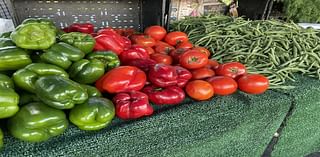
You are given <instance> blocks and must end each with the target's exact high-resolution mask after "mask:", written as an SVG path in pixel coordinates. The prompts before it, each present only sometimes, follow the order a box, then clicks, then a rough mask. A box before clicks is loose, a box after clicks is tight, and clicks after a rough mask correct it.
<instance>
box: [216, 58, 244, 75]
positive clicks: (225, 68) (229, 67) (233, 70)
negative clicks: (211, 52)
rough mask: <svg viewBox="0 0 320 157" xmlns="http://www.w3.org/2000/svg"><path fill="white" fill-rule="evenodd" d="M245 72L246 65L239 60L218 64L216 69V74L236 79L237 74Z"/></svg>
mask: <svg viewBox="0 0 320 157" xmlns="http://www.w3.org/2000/svg"><path fill="white" fill-rule="evenodd" d="M246 73H247V70H246V67H245V66H244V65H243V64H241V63H239V62H229V63H224V64H220V65H219V67H218V69H216V74H217V75H219V76H228V77H231V78H233V79H237V78H238V77H239V76H241V75H244V74H246Z"/></svg>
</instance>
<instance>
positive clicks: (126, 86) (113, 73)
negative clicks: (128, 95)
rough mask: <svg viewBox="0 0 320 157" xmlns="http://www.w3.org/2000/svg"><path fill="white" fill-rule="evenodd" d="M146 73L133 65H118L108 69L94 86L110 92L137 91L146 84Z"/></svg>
mask: <svg viewBox="0 0 320 157" xmlns="http://www.w3.org/2000/svg"><path fill="white" fill-rule="evenodd" d="M146 80H147V76H146V74H145V73H144V72H143V71H142V70H140V69H139V68H137V67H134V66H120V67H117V68H114V69H112V70H110V71H108V72H107V73H106V74H105V75H104V76H102V77H101V78H100V79H99V80H98V81H96V87H97V89H99V90H100V92H108V93H111V94H114V93H121V92H130V91H139V90H141V89H142V88H143V87H144V85H145V84H146Z"/></svg>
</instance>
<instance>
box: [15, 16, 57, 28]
mask: <svg viewBox="0 0 320 157" xmlns="http://www.w3.org/2000/svg"><path fill="white" fill-rule="evenodd" d="M28 23H41V24H47V25H50V26H54V23H53V21H52V20H50V19H45V18H28V19H25V20H23V21H22V23H21V24H28Z"/></svg>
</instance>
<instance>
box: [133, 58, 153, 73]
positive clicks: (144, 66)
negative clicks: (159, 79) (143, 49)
mask: <svg viewBox="0 0 320 157" xmlns="http://www.w3.org/2000/svg"><path fill="white" fill-rule="evenodd" d="M156 64H157V62H156V61H154V60H152V59H135V60H130V61H129V62H128V63H127V65H130V66H135V67H137V68H139V69H141V70H142V71H144V72H148V71H149V70H150V68H151V67H153V66H154V65H156Z"/></svg>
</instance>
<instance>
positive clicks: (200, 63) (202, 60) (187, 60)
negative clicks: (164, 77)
mask: <svg viewBox="0 0 320 157" xmlns="http://www.w3.org/2000/svg"><path fill="white" fill-rule="evenodd" d="M179 63H180V65H181V66H182V67H184V68H187V69H198V68H202V67H204V66H205V65H207V64H208V56H207V55H206V54H204V53H201V52H199V51H195V50H189V51H187V52H185V53H183V54H182V55H181V57H180V61H179Z"/></svg>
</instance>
